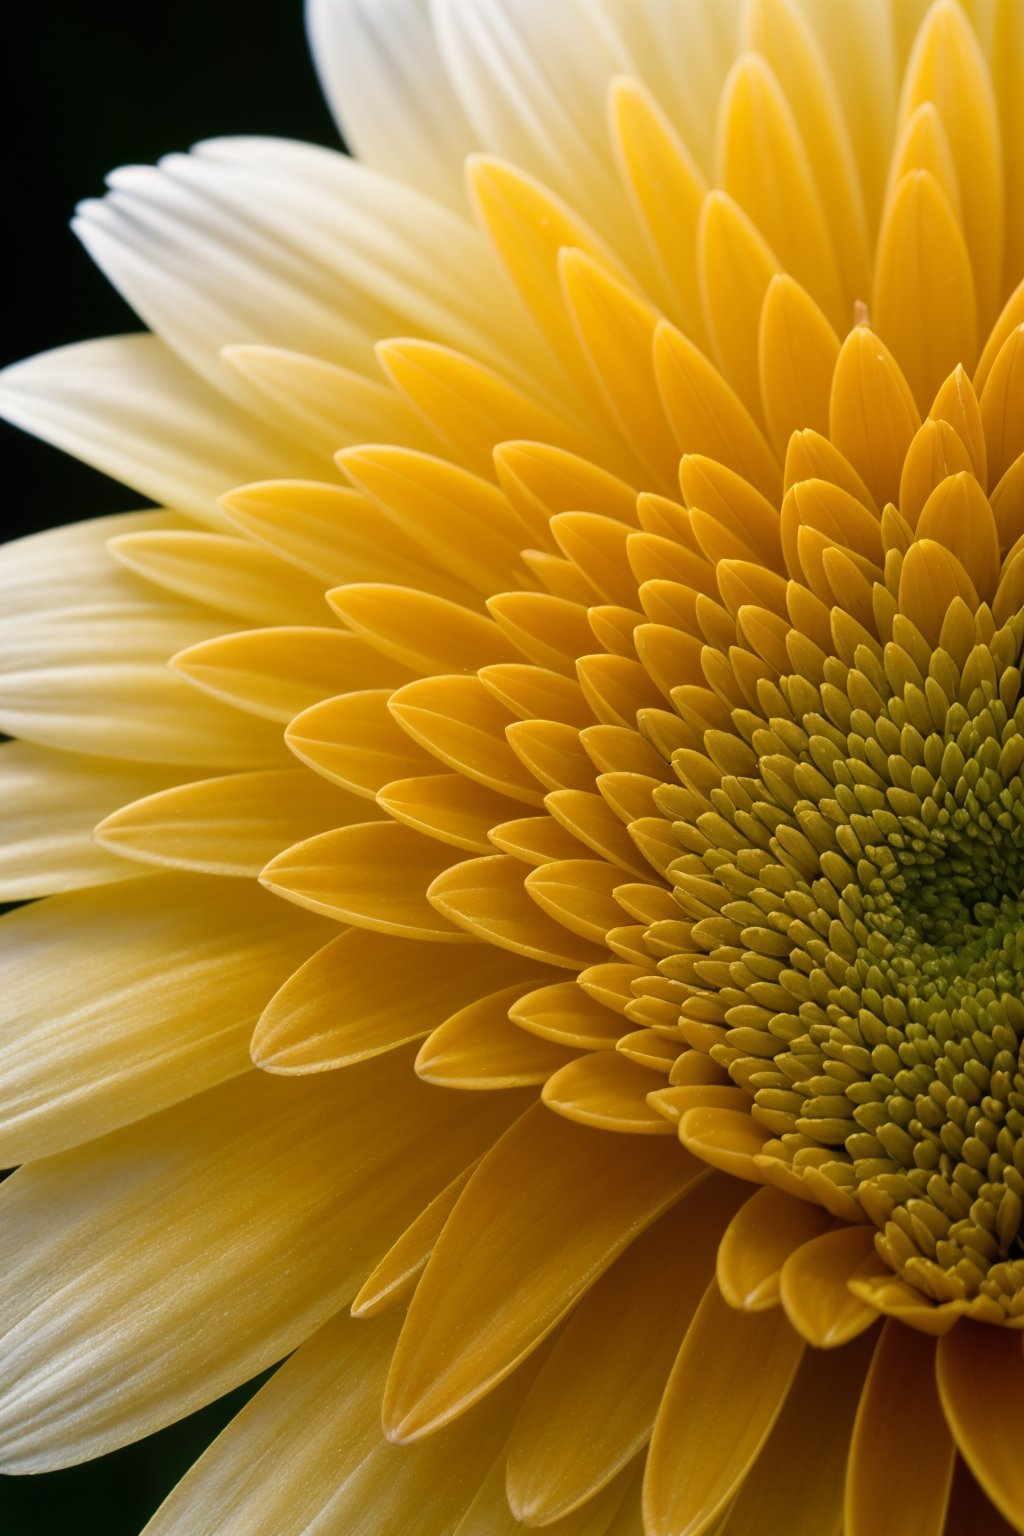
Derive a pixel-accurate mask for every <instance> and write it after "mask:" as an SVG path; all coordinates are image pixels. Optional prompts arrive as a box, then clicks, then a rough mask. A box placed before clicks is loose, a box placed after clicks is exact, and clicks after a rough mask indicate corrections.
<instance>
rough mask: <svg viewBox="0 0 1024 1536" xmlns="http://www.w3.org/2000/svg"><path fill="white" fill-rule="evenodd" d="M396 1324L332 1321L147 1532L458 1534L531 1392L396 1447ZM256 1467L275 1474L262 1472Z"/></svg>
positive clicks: (508, 1392)
mask: <svg viewBox="0 0 1024 1536" xmlns="http://www.w3.org/2000/svg"><path fill="white" fill-rule="evenodd" d="M395 1332H396V1330H395V1327H394V1324H393V1323H392V1322H391V1321H390V1320H386V1321H383V1322H373V1323H365V1322H357V1321H355V1320H354V1319H352V1318H349V1317H346V1316H344V1315H341V1316H339V1317H336V1318H334V1319H332V1321H331V1322H329V1323H328V1324H326V1326H325V1327H323V1328H322V1329H321V1330H320V1331H319V1333H317V1334H315V1335H314V1336H313V1338H311V1339H309V1340H308V1341H307V1343H305V1344H303V1345H302V1347H301V1349H299V1350H298V1351H297V1353H296V1354H295V1355H294V1356H293V1357H292V1359H291V1360H289V1361H287V1362H286V1364H285V1365H283V1366H282V1367H281V1369H280V1370H279V1371H278V1372H277V1373H276V1374H275V1375H274V1377H273V1378H272V1379H271V1380H270V1381H269V1382H268V1383H267V1385H266V1386H265V1387H264V1388H263V1389H262V1391H260V1392H259V1393H258V1394H257V1396H256V1397H255V1398H254V1399H253V1401H252V1402H251V1403H249V1404H247V1406H246V1407H245V1408H244V1409H243V1410H242V1412H241V1413H240V1414H239V1415H238V1417H237V1418H236V1419H234V1420H233V1422H232V1423H231V1424H230V1425H229V1426H228V1428H227V1429H226V1430H225V1431H224V1432H223V1434H222V1435H221V1436H220V1437H219V1438H218V1439H217V1440H216V1441H214V1443H213V1445H212V1446H211V1447H210V1449H209V1450H208V1451H207V1452H206V1454H205V1455H204V1456H203V1457H202V1458H201V1459H200V1460H199V1462H198V1463H197V1464H196V1465H195V1466H194V1467H193V1468H192V1470H191V1471H190V1472H189V1473H188V1475H187V1476H186V1477H185V1478H184V1480H183V1481H182V1482H181V1483H179V1484H178V1487H177V1488H176V1489H175V1490H174V1492H173V1493H172V1494H171V1496H170V1498H169V1499H167V1501H166V1502H165V1503H164V1504H163V1505H162V1506H161V1508H160V1509H159V1510H158V1511H157V1513H156V1515H154V1517H153V1519H152V1520H151V1521H150V1523H149V1524H148V1525H147V1526H146V1530H145V1533H144V1536H185V1533H186V1532H187V1533H188V1536H286V1533H289V1536H291V1533H293V1536H299V1533H300V1532H301V1533H302V1536H331V1533H338V1532H341V1531H344V1532H345V1536H380V1533H383V1532H385V1531H387V1532H395V1533H396V1536H397V1533H399V1532H410V1533H411V1532H414V1531H423V1532H427V1531H430V1532H442V1531H451V1530H452V1528H453V1526H454V1525H455V1523H456V1522H457V1521H458V1520H459V1519H460V1517H461V1516H462V1514H463V1513H464V1512H465V1511H466V1509H467V1508H468V1507H469V1505H470V1504H471V1503H472V1501H473V1499H474V1497H475V1495H476V1492H477V1490H478V1487H479V1485H480V1483H481V1482H482V1481H483V1480H484V1478H485V1477H486V1475H487V1472H488V1470H489V1468H490V1466H491V1464H492V1462H493V1461H494V1458H495V1456H496V1455H497V1453H498V1451H499V1450H500V1448H501V1443H502V1440H503V1438H504V1436H505V1435H506V1433H507V1432H508V1425H509V1421H510V1418H511V1416H512V1414H513V1413H514V1411H515V1405H516V1401H517V1399H518V1398H519V1397H520V1396H521V1394H522V1390H523V1389H522V1387H521V1386H520V1385H519V1384H518V1383H517V1382H512V1383H510V1384H509V1386H508V1388H506V1389H505V1390H504V1391H503V1392H500V1393H496V1394H495V1395H494V1398H493V1399H492V1400H491V1401H489V1402H488V1403H486V1404H484V1405H483V1406H482V1407H481V1408H480V1409H479V1410H478V1411H477V1412H476V1413H474V1414H473V1415H472V1416H471V1417H469V1418H467V1419H466V1420H464V1421H462V1422H461V1423H459V1424H455V1425H452V1426H451V1428H450V1429H448V1430H445V1431H444V1432H442V1433H441V1434H440V1435H438V1436H437V1437H436V1438H434V1439H432V1440H430V1441H428V1443H427V1444H426V1445H423V1446H417V1447H416V1448H415V1449H410V1448H408V1447H402V1448H401V1449H399V1448H397V1447H395V1446H393V1445H389V1444H388V1442H387V1441H386V1440H385V1439H384V1437H383V1435H382V1434H381V1430H380V1394H381V1391H382V1389H383V1386H384V1379H385V1376H386V1374H387V1367H388V1360H389V1356H390V1352H391V1347H392V1344H393V1342H394V1337H395ZM255 1466H260V1467H266V1468H267V1475H266V1476H260V1477H258V1478H255V1477H253V1476H252V1468H253V1467H255Z"/></svg>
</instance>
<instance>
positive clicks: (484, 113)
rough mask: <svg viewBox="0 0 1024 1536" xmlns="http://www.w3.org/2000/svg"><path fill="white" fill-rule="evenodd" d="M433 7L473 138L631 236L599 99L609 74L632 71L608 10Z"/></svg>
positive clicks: (525, 3)
mask: <svg viewBox="0 0 1024 1536" xmlns="http://www.w3.org/2000/svg"><path fill="white" fill-rule="evenodd" d="M431 9H432V14H433V18H434V26H435V30H436V34H437V39H438V43H439V45H440V49H441V54H442V57H443V59H444V61H445V65H446V67H447V71H448V75H449V77H450V79H451V80H452V82H453V84H454V87H455V90H456V92H457V94H458V96H459V100H460V101H461V103H462V106H463V109H464V111H465V113H466V116H467V117H468V119H469V121H470V122H471V123H472V125H473V129H474V132H475V136H476V144H475V145H474V147H475V148H484V149H486V150H490V151H493V152H494V153H495V154H498V155H502V156H504V157H505V158H507V159H509V160H512V161H514V162H515V163H516V164H519V165H522V166H523V167H524V168H525V169H526V170H528V171H530V172H531V173H532V174H533V175H535V176H539V177H540V178H541V179H542V180H544V181H545V182H547V183H548V184H549V185H551V186H552V187H554V188H555V189H556V190H557V191H558V192H560V193H561V194H562V195H563V196H566V197H570V198H571V199H572V201H573V202H574V204H575V205H576V206H577V207H579V208H580V210H581V212H583V213H584V215H585V216H586V217H588V218H591V219H595V220H598V221H603V222H604V224H605V226H606V227H607V228H609V230H610V233H611V236H612V238H613V240H614V239H622V238H624V237H626V238H628V236H627V235H626V231H627V230H628V229H629V227H630V226H629V221H628V220H627V219H625V218H623V217H622V214H623V212H624V207H623V204H622V202H621V200H620V195H619V190H618V187H617V186H616V185H615V182H614V180H613V178H612V177H611V176H610V175H609V172H608V169H607V159H608V157H607V151H606V149H605V126H604V105H605V91H606V89H607V85H608V82H609V80H611V79H612V78H613V76H615V75H619V74H630V73H632V72H633V71H632V67H631V60H630V58H629V55H628V54H627V52H626V50H625V48H624V47H623V45H622V41H621V39H620V38H619V37H618V35H617V34H616V32H615V29H614V27H613V26H612V24H611V23H610V22H609V20H608V18H607V17H606V16H603V15H602V14H601V12H600V10H599V8H598V7H597V6H596V5H592V4H588V3H587V0H564V3H563V4H561V5H558V6H548V5H544V4H542V3H540V0H516V3H515V4H512V3H511V0H497V3H493V4H491V5H489V6H486V7H481V6H478V5H473V4H470V3H466V0H432V5H431ZM617 216H618V219H619V221H620V222H621V226H624V227H619V228H616V217H617Z"/></svg>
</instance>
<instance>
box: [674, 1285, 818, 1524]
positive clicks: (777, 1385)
mask: <svg viewBox="0 0 1024 1536" xmlns="http://www.w3.org/2000/svg"><path fill="white" fill-rule="evenodd" d="M803 1349H804V1345H803V1340H802V1339H801V1338H800V1337H799V1335H798V1334H796V1333H794V1331H793V1329H792V1328H791V1327H790V1326H789V1322H788V1320H787V1318H786V1315H785V1313H784V1312H782V1311H781V1310H780V1309H775V1310H773V1311H771V1312H734V1311H732V1310H731V1309H730V1308H729V1307H728V1305H727V1304H726V1302H725V1301H723V1299H722V1297H721V1295H720V1293H719V1290H718V1287H717V1285H716V1284H715V1282H714V1281H712V1282H711V1284H710V1285H709V1286H708V1289H707V1291H706V1292H705V1294H704V1299H703V1301H702V1302H701V1304H700V1307H699V1309H698V1311H697V1314H696V1316H695V1317H694V1319H693V1322H692V1323H691V1324H690V1327H689V1329H688V1330H687V1333H686V1337H685V1338H684V1339H683V1344H682V1348H681V1349H680V1351H679V1355H678V1357H677V1359H676V1363H675V1365H674V1366H673V1368H672V1374H671V1376H670V1377H669V1380H668V1385H667V1387H666V1388H665V1395H664V1397H663V1398H662V1400H661V1407H660V1408H659V1410H658V1417H657V1421H656V1423H655V1426H654V1435H653V1437H652V1439H651V1449H650V1454H649V1456H648V1459H647V1472H646V1474H645V1477H644V1521H645V1528H646V1530H647V1531H648V1533H649V1536H701V1533H703V1532H705V1531H707V1530H709V1528H710V1527H711V1526H712V1525H713V1524H714V1521H715V1519H716V1518H717V1517H718V1516H719V1515H720V1514H721V1512H722V1511H723V1510H724V1509H725V1507H726V1505H727V1504H728V1503H729V1500H730V1499H731V1498H732V1496H733V1494H734V1493H735V1492H736V1489H737V1488H738V1487H739V1486H740V1484H741V1483H742V1481H743V1478H744V1475H745V1474H746V1472H747V1471H748V1470H749V1468H750V1467H751V1465H752V1464H753V1463H754V1461H755V1460H756V1458H757V1455H758V1452H759V1451H760V1450H761V1447H762V1446H763V1445H764V1442H765V1440H766V1439H767V1438H768V1435H769V1433H770V1432H771V1428H772V1425H773V1424H774V1423H775V1420H776V1419H777V1418H778V1416H779V1413H780V1412H781V1410H782V1407H783V1405H784V1403H785V1401H786V1396H787V1394H788V1392H789V1388H790V1385H791V1383H792V1381H793V1377H794V1376H795V1374H796V1370H797V1367H798V1365H799V1364H800V1357H801V1355H802V1354H803Z"/></svg>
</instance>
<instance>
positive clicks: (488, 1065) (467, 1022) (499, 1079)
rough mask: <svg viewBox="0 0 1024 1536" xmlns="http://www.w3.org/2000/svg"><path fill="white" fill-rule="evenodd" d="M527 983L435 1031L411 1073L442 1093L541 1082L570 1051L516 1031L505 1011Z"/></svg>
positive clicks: (486, 999)
mask: <svg viewBox="0 0 1024 1536" xmlns="http://www.w3.org/2000/svg"><path fill="white" fill-rule="evenodd" d="M529 990H530V982H529V981H521V982H517V983H516V985H514V986H512V987H504V988H502V990H501V991H500V992H491V993H489V994H488V995H486V996H483V997H478V998H476V999H475V1000H474V1001H473V1002H471V1003H468V1004H467V1005H466V1006H465V1007H464V1008H460V1009H459V1011H458V1012H457V1013H453V1014H452V1015H451V1017H450V1018H447V1019H446V1020H445V1021H444V1023H443V1024H439V1025H438V1027H437V1028H436V1029H434V1030H433V1031H432V1032H431V1034H430V1035H429V1036H428V1037H427V1039H426V1040H425V1041H424V1042H423V1044H422V1046H421V1047H420V1051H419V1055H418V1056H417V1057H416V1071H417V1072H418V1073H419V1075H420V1077H422V1078H423V1079H424V1081H426V1082H428V1083H436V1084H438V1085H439V1086H440V1087H442V1088H520V1087H526V1086H528V1085H529V1084H532V1083H543V1082H544V1081H545V1079H546V1078H548V1077H549V1076H550V1075H551V1073H553V1072H557V1071H558V1069H559V1068H560V1067H563V1066H564V1065H565V1063H566V1062H567V1061H574V1060H575V1059H576V1053H575V1051H571V1050H567V1049H566V1048H565V1047H564V1046H561V1045H555V1044H553V1043H552V1042H551V1041H550V1040H542V1039H540V1037H539V1036H537V1035H531V1034H529V1033H527V1031H526V1030H524V1029H517V1028H516V1025H515V1024H514V1023H513V1022H512V1021H511V1020H510V1018H509V1009H510V1008H511V1007H512V1006H513V1004H514V1003H515V1002H516V1001H517V1000H518V999H519V998H520V997H522V996H523V994H524V993H526V992H528V991H529Z"/></svg>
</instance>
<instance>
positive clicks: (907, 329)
mask: <svg viewBox="0 0 1024 1536" xmlns="http://www.w3.org/2000/svg"><path fill="white" fill-rule="evenodd" d="M872 320H873V322H874V324H875V325H876V326H877V327H878V332H879V335H881V336H882V337H883V338H884V340H885V341H886V343H887V344H888V346H889V347H890V348H891V349H892V351H893V352H894V353H895V354H896V356H897V357H898V358H899V359H900V363H901V365H902V367H903V371H904V373H905V375H906V379H907V383H908V384H909V385H910V388H911V391H912V392H913V395H914V398H915V400H916V401H917V404H918V406H919V408H920V409H921V410H922V411H924V410H926V409H927V407H928V403H929V401H930V400H931V399H932V397H933V396H934V394H935V391H936V390H937V389H938V387H939V385H940V384H941V383H942V381H943V379H945V378H946V376H947V374H948V373H949V372H950V371H951V370H952V369H953V368H954V367H955V366H956V365H957V363H963V364H964V365H965V366H966V367H967V368H973V366H974V362H975V359H976V357H977V355H978V318H977V304H976V301H975V294H974V278H973V276H972V272H971V263H970V257H969V256H968V254H967V247H966V245H965V244H964V238H963V235H962V234H961V232H960V225H959V223H958V221H957V218H956V215H955V213H954V212H953V209H952V208H951V207H950V206H949V203H948V201H947V199H946V197H945V194H944V193H943V191H942V188H941V187H940V186H939V184H938V182H937V181H936V180H935V178H934V177H933V176H931V175H930V174H929V173H928V172H927V171H915V172H913V173H912V174H911V175H909V176H905V177H904V178H903V180H902V181H901V182H900V184H899V186H898V187H897V188H896V190H895V193H894V194H893V197H892V200H891V202H890V204H889V207H888V209H887V211H886V216H885V221H884V223H883V225H882V231H881V234H880V236H879V244H878V262H877V268H876V272H875V291H874V299H873V302H872Z"/></svg>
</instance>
